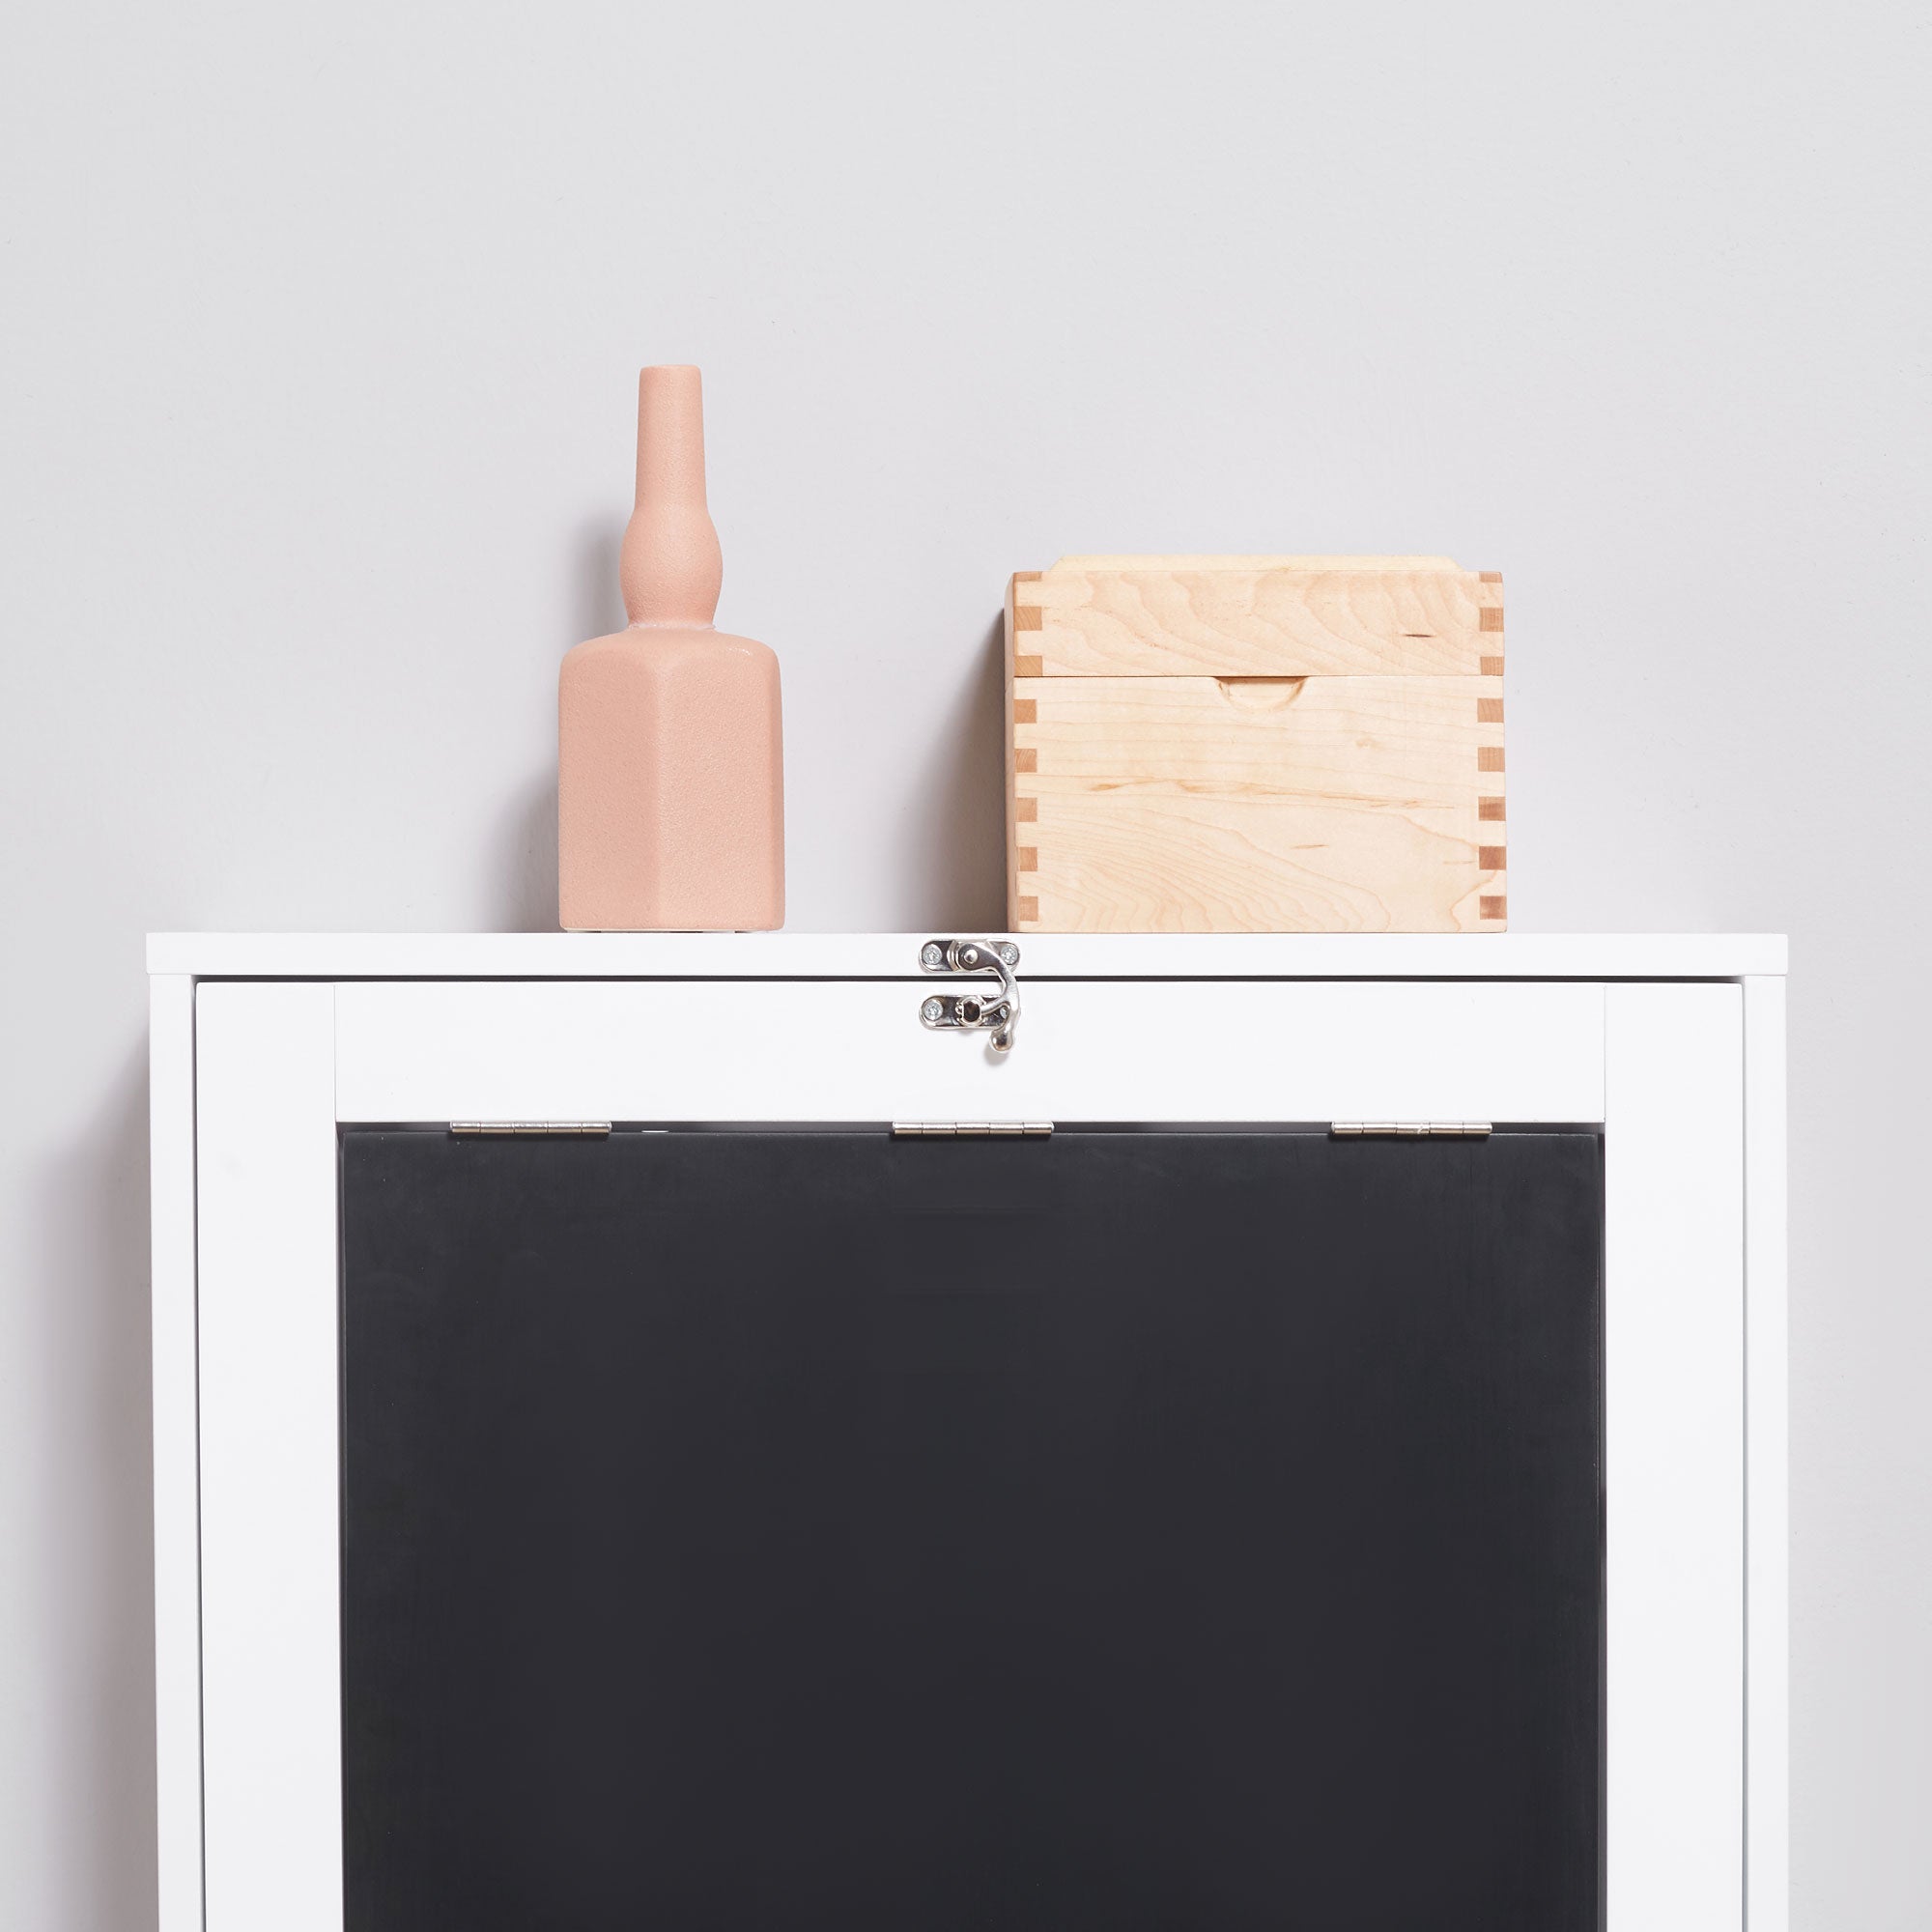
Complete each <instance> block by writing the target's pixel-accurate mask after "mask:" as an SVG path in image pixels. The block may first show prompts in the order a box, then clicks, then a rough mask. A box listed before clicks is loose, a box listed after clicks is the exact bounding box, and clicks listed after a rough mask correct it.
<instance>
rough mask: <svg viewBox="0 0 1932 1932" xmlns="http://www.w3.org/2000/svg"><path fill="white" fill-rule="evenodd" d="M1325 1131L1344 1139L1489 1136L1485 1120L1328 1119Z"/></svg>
mask: <svg viewBox="0 0 1932 1932" xmlns="http://www.w3.org/2000/svg"><path fill="white" fill-rule="evenodd" d="M1328 1131H1329V1132H1330V1133H1331V1134H1336V1135H1339V1136H1340V1137H1341V1138H1343V1139H1344V1140H1353V1139H1355V1138H1357V1137H1362V1138H1366V1139H1370V1140H1419V1141H1480V1140H1487V1139H1488V1138H1489V1135H1490V1123H1489V1122H1488V1121H1330V1122H1329V1123H1328Z"/></svg>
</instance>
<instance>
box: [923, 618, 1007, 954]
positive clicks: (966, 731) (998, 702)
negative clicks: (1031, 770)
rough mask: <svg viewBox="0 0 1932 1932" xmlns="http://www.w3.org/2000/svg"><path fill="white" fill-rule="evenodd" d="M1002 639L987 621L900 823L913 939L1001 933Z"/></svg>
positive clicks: (1001, 623) (1000, 622) (1002, 630)
mask: <svg viewBox="0 0 1932 1932" xmlns="http://www.w3.org/2000/svg"><path fill="white" fill-rule="evenodd" d="M1005 635H1006V620H1005V618H1004V617H996V618H995V619H994V620H993V623H992V625H991V627H990V628H989V629H988V630H987V632H986V634H985V636H984V637H983V638H981V639H980V646H979V649H978V651H977V652H976V653H975V655H974V658H973V661H972V669H971V671H970V673H969V675H968V676H967V677H966V679H965V680H964V681H963V682H962V684H961V685H960V687H959V691H958V694H957V696H955V698H954V700H953V703H952V709H951V710H950V711H949V712H948V713H947V716H946V721H945V723H944V725H942V726H941V728H940V732H939V736H938V738H937V740H936V742H935V744H934V748H933V753H932V757H931V762H930V765H929V767H928V769H927V770H926V771H925V772H924V773H923V775H922V781H921V782H920V784H919V786H918V788H917V792H916V795H915V796H914V797H913V798H912V799H911V800H909V801H908V802H907V807H906V810H904V811H903V813H902V814H901V815H900V820H899V822H900V824H901V826H902V827H903V828H904V838H905V842H904V845H903V846H902V848H901V852H900V863H899V865H898V867H897V871H896V877H897V879H898V881H899V894H900V896H901V898H902V899H903V901H904V903H905V905H906V908H907V912H906V917H907V918H908V919H909V920H910V922H911V923H913V924H914V925H916V926H917V927H918V928H919V929H920V931H922V932H923V931H925V930H927V929H928V928H929V929H930V930H932V931H933V932H935V933H938V932H947V933H951V932H1004V931H1005V930H1006V925H1007V804H1006V730H1005V725H1004V721H1003V719H1002V716H1001V713H1002V710H1003V708H1004V704H1005V698H1006V689H1007V674H1006V664H1005Z"/></svg>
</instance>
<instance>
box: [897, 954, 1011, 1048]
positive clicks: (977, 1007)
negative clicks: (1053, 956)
mask: <svg viewBox="0 0 1932 1932" xmlns="http://www.w3.org/2000/svg"><path fill="white" fill-rule="evenodd" d="M1019 963H1020V950H1019V948H1018V947H1017V946H1015V945H1014V944H1013V943H1012V941H1011V940H1010V939H928V940H927V941H926V942H925V944H924V945H923V946H922V947H921V948H920V949H919V966H920V971H921V972H922V973H949V974H957V973H991V974H993V975H995V976H996V977H997V979H998V980H999V982H1000V989H999V991H998V992H997V993H995V992H990V991H988V992H985V993H979V992H973V993H930V994H928V995H927V996H926V997H925V999H924V1000H923V1001H922V1002H921V1005H920V1009H919V1017H920V1020H921V1022H922V1023H923V1025H925V1026H927V1027H929V1028H930V1029H931V1030H932V1031H933V1032H934V1033H990V1034H991V1035H992V1040H991V1042H990V1043H991V1045H992V1049H993V1051H994V1052H995V1053H1010V1052H1011V1051H1012V1049H1013V1029H1014V1028H1015V1027H1017V1026H1018V1025H1019V1022H1020V989H1019V982H1018V981H1017V980H1015V979H1014V978H1013V968H1014V967H1015V966H1017V965H1018V964H1019Z"/></svg>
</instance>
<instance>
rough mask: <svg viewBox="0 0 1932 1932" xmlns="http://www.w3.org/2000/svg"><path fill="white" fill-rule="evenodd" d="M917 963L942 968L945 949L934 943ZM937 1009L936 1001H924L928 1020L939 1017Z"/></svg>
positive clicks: (944, 961) (925, 950) (921, 955)
mask: <svg viewBox="0 0 1932 1932" xmlns="http://www.w3.org/2000/svg"><path fill="white" fill-rule="evenodd" d="M919 963H920V964H921V965H922V966H929V967H931V968H933V969H934V970H937V969H938V968H939V967H941V966H944V965H945V964H946V952H945V949H944V948H943V947H941V946H940V945H939V944H938V943H937V942H936V941H935V942H934V943H933V944H932V945H930V946H928V947H926V948H925V949H924V950H923V952H921V953H920V955H919ZM1011 963H1012V962H1011V961H1010V960H1009V961H1008V964H1009V965H1010V964H1011ZM938 1009H939V1003H938V1001H937V1000H928V1001H926V1003H925V1016H926V1018H927V1019H929V1020H936V1019H937V1018H938V1017H939V1010H938Z"/></svg>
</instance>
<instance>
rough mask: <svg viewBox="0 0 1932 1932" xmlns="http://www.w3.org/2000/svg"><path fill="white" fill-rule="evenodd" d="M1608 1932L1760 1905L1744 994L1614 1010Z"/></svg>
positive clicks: (1609, 1075) (1695, 1931)
mask: <svg viewBox="0 0 1932 1932" xmlns="http://www.w3.org/2000/svg"><path fill="white" fill-rule="evenodd" d="M1605 1037H1606V1038H1605V1045H1606V1053H1605V1088H1606V1093H1605V1098H1606V1100H1607V1102H1608V1109H1607V1113H1606V1116H1605V1135H1604V1141H1605V1190H1606V1202H1605V1265H1606V1293H1605V1364H1604V1366H1605V1398H1606V1410H1605V1488H1606V1502H1607V1525H1606V1531H1607V1556H1608V1563H1607V1574H1608V1579H1609V1582H1608V1605H1607V1634H1606V1655H1607V1670H1608V1688H1607V1717H1608V1726H1607V1729H1608V1736H1607V1752H1608V1765H1607V1785H1608V1789H1607V1844H1606V1852H1607V1862H1608V1872H1607V1888H1608V1906H1609V1928H1610V1932H1723V1928H1726V1927H1728V1928H1732V1932H1735V1928H1737V1927H1738V1926H1740V1925H1741V1924H1742V1922H1743V1911H1744V1906H1743V1891H1744V1718H1745V1713H1744V1672H1745V1657H1744V1584H1745V1572H1744V1554H1745V1552H1744V1520H1745V1514H1744V1512H1745V1496H1744V1440H1745V1417H1744V1359H1745V1354H1744V1157H1743V1127H1744V1060H1743V994H1742V992H1741V990H1740V989H1739V988H1738V987H1736V986H1612V987H1610V988H1608V989H1607V993H1606V996H1605Z"/></svg>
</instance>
